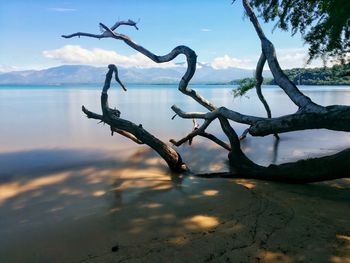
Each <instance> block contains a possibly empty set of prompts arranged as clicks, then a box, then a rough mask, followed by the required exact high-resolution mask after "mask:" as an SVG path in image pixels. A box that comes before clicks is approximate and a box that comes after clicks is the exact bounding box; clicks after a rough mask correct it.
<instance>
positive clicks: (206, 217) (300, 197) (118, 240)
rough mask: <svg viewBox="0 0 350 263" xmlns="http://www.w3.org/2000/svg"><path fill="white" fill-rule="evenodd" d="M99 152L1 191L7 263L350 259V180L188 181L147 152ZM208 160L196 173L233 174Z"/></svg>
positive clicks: (2, 248) (0, 226) (0, 253)
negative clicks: (289, 182)
mask: <svg viewBox="0 0 350 263" xmlns="http://www.w3.org/2000/svg"><path fill="white" fill-rule="evenodd" d="M197 150H198V149H197ZM93 152H94V151H93ZM93 152H92V153H90V154H87V152H86V151H84V152H82V153H81V155H79V152H77V151H75V152H74V156H76V160H71V163H70V165H69V166H67V167H57V169H56V170H53V171H52V172H48V173H40V169H39V170H38V167H28V169H27V170H26V171H17V177H16V178H11V179H10V180H4V181H3V182H2V183H1V184H0V214H2V215H6V216H5V217H4V216H2V220H1V221H0V232H1V233H0V234H1V237H2V238H1V239H0V258H1V259H2V260H3V261H4V262H48V261H50V262H157V261H158V262H165V261H169V259H171V261H172V262H204V261H213V262H218V261H219V262H221V261H226V260H229V261H231V262H237V261H240V260H241V261H242V262H255V261H257V262H258V261H262V262H281V261H283V262H296V261H301V262H303V261H305V262H307V261H309V260H311V259H312V260H314V261H316V262H317V261H328V262H347V260H349V258H350V255H349V246H350V232H349V231H350V229H349V226H348V218H349V214H350V210H349V201H350V181H349V180H347V179H343V180H337V181H333V182H328V183H321V184H312V185H304V186H297V187H296V186H293V185H286V184H276V183H268V182H260V181H255V180H225V179H215V180H205V179H199V178H192V177H187V178H184V177H180V176H178V175H172V174H169V172H168V169H167V167H166V166H165V164H164V163H163V161H161V160H160V159H159V158H158V157H157V156H156V155H155V154H154V153H153V152H152V151H149V150H148V149H146V148H143V147H141V148H140V149H139V150H138V151H136V152H133V153H131V154H129V155H128V154H125V153H123V154H119V156H118V158H117V157H116V155H115V152H113V153H108V152H104V155H102V157H101V153H97V154H96V152H95V154H94V153H93ZM200 152H202V154H199V155H200V156H197V158H199V159H200V160H201V162H198V163H193V164H192V165H193V168H194V169H199V170H200V169H204V168H206V169H208V168H209V167H211V166H212V167H215V170H225V169H226V167H225V164H222V166H218V163H217V160H216V158H213V156H215V154H216V155H219V157H218V158H221V157H222V156H220V154H222V153H219V151H218V149H216V150H215V149H211V153H213V155H209V154H207V153H205V154H203V152H208V150H207V151H205V150H204V149H202V151H200ZM220 152H221V151H220ZM67 154H68V150H67V151H66V152H64V155H67ZM45 156H47V158H50V154H48V153H46V154H45ZM52 156H54V158H57V156H58V155H57V153H55V154H53V155H52ZM71 156H73V154H72V155H71ZM97 156H100V157H99V159H98V158H97ZM121 156H124V157H123V158H120V157H121ZM187 157H189V156H187ZM96 158H97V159H96ZM92 160H95V161H94V162H92ZM47 161H50V160H47ZM214 164H215V165H216V166H213V165H214ZM39 168H40V167H39ZM212 169H213V168H212ZM24 172H25V176H21V173H24Z"/></svg>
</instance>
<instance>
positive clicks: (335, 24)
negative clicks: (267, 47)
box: [251, 0, 350, 63]
mask: <svg viewBox="0 0 350 263" xmlns="http://www.w3.org/2000/svg"><path fill="white" fill-rule="evenodd" d="M251 4H252V5H253V6H254V7H256V8H257V10H258V13H259V15H260V16H261V17H263V19H264V20H265V22H268V21H276V25H275V26H276V27H279V28H281V29H282V30H291V32H292V35H294V34H295V33H297V32H300V33H301V34H302V36H303V38H304V40H305V42H306V43H308V44H309V45H310V47H309V61H311V60H312V59H314V58H317V57H320V58H322V59H323V60H327V59H329V57H333V58H336V59H338V60H340V61H341V62H342V63H346V62H348V61H350V56H349V52H350V0H251Z"/></svg>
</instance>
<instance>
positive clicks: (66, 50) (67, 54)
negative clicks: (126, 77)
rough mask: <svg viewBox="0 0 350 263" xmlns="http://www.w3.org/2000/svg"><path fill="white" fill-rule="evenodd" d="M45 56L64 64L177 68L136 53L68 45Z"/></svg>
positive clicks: (168, 63)
mask: <svg viewBox="0 0 350 263" xmlns="http://www.w3.org/2000/svg"><path fill="white" fill-rule="evenodd" d="M42 54H43V56H44V57H46V58H49V59H55V60H58V61H60V62H62V63H76V64H89V65H106V64H116V65H117V66H122V67H139V68H156V67H163V68H164V67H176V66H177V65H176V64H175V63H173V62H167V63H162V64H157V63H155V62H153V61H152V60H150V59H149V58H147V57H146V56H144V55H142V54H140V53H135V54H133V55H130V56H123V55H120V54H118V53H117V52H115V51H111V50H105V49H100V48H93V49H85V48H82V47H80V46H78V45H66V46H63V47H61V48H59V49H54V50H45V51H43V52H42Z"/></svg>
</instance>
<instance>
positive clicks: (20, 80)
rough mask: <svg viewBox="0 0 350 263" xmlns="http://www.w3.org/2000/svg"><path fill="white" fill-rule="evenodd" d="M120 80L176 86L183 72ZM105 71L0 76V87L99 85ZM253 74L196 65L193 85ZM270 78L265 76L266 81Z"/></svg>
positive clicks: (144, 73)
mask: <svg viewBox="0 0 350 263" xmlns="http://www.w3.org/2000/svg"><path fill="white" fill-rule="evenodd" d="M118 70H119V77H120V79H121V80H122V81H124V82H125V83H149V84H152V83H157V84H158V83H159V84H162V83H177V82H178V81H179V80H180V79H181V77H182V75H183V74H184V73H185V71H186V68H185V67H183V66H181V65H179V66H178V67H173V68H135V67H134V68H122V67H119V68H118ZM106 71H107V68H106V67H92V66H84V65H65V66H59V67H53V68H48V69H44V70H26V71H13V72H7V73H1V74H0V84H67V83H102V82H103V81H104V77H105V74H106ZM252 76H253V70H249V69H239V68H227V69H214V68H212V67H211V66H210V65H207V64H203V63H198V67H197V71H196V74H195V75H194V77H193V79H192V81H191V82H192V83H226V82H230V81H232V80H235V79H241V78H246V77H252ZM269 76H271V74H270V73H269V72H268V74H267V77H269Z"/></svg>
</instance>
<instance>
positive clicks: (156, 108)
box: [0, 84, 350, 173]
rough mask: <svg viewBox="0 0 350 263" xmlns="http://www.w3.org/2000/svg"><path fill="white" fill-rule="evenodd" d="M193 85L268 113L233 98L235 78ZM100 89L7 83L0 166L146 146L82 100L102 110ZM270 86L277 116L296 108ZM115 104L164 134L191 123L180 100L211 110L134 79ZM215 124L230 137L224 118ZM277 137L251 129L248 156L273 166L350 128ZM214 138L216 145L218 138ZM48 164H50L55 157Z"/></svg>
mask: <svg viewBox="0 0 350 263" xmlns="http://www.w3.org/2000/svg"><path fill="white" fill-rule="evenodd" d="M191 87H192V88H193V89H196V90H197V91H198V92H199V93H200V94H201V95H202V96H204V97H205V98H207V99H208V100H210V101H212V102H213V103H214V104H215V105H217V106H221V105H222V106H226V107H228V108H231V109H233V110H236V111H239V112H241V113H244V114H251V115H257V116H265V111H264V108H263V106H262V104H261V103H260V101H259V100H258V98H257V96H256V94H255V91H254V90H253V91H250V92H248V94H247V96H244V97H242V98H233V96H232V92H231V90H232V88H233V87H234V86H232V85H192V86H191ZM301 90H302V91H303V92H304V93H305V94H306V95H307V96H309V97H311V99H312V100H313V101H315V102H316V103H319V104H321V105H331V104H344V105H350V86H337V87H332V86H304V87H301ZM100 93H101V87H100V86H98V85H64V86H33V85H27V86H24V85H23V86H0V166H3V167H4V165H5V166H8V168H6V169H7V171H8V173H10V171H11V168H10V167H9V166H11V165H12V166H13V165H15V162H9V160H10V159H11V158H16V154H20V153H30V152H32V153H33V152H35V151H40V150H45V151H47V150H57V149H76V150H85V149H99V150H101V149H102V150H112V151H121V150H123V149H129V150H130V149H137V148H138V147H140V146H137V145H136V144H134V143H133V142H131V141H128V140H127V139H124V138H122V137H121V136H118V134H116V135H114V136H113V137H112V136H110V131H109V129H108V127H107V126H105V127H103V126H102V125H101V124H98V125H97V121H95V120H89V119H87V118H86V117H85V116H84V114H83V113H82V111H81V106H82V105H85V106H86V107H87V108H88V109H89V110H91V111H94V112H97V113H99V112H100ZM263 93H264V95H265V98H266V99H267V101H268V103H269V105H270V107H271V110H272V114H273V116H280V115H283V114H288V113H293V112H295V111H296V109H297V108H296V106H295V105H293V103H292V102H291V101H290V100H289V98H288V97H287V96H286V94H285V93H284V92H283V91H282V90H281V89H279V88H277V87H274V86H265V87H264V89H263ZM109 103H110V106H111V107H114V106H115V107H116V108H117V109H119V110H120V111H121V117H122V118H125V119H128V120H131V121H133V122H135V123H142V125H143V127H144V128H145V129H147V130H149V131H150V132H152V133H154V134H155V135H158V136H159V137H160V138H161V139H163V140H164V141H168V140H169V139H170V138H174V139H179V138H181V137H182V136H184V135H186V134H187V133H188V132H190V131H191V129H192V121H191V120H183V119H180V118H178V117H177V118H175V119H174V120H171V117H172V116H173V115H174V113H173V112H172V110H171V109H170V107H171V106H172V105H173V104H175V105H177V106H179V107H180V108H182V109H183V110H185V111H206V110H205V109H204V108H203V107H202V106H200V105H199V104H198V103H196V102H195V101H194V100H193V99H191V98H190V97H187V96H185V95H183V94H182V93H180V92H179V91H178V90H177V86H176V85H129V86H128V91H127V92H124V91H122V90H121V89H120V88H119V87H118V86H117V85H116V84H113V86H112V88H111V90H110V92H109ZM233 126H234V128H235V129H236V131H237V133H241V132H242V131H243V130H244V129H245V128H246V126H244V125H240V124H237V123H234V124H233ZM208 131H209V132H212V133H214V134H215V135H217V136H218V137H220V138H222V139H225V137H224V135H223V134H222V132H221V130H220V128H219V126H218V124H217V123H216V124H214V125H212V126H211V127H210V129H209V130H208ZM199 142H204V140H203V139H196V140H195V143H194V146H193V147H192V148H191V149H190V151H193V152H192V153H193V155H196V154H197V155H200V154H201V151H199V152H198V149H197V151H196V147H197V145H198V144H199ZM274 142H275V140H274V138H273V137H272V136H267V137H264V138H260V137H259V138H253V137H251V136H249V137H247V139H246V140H245V141H243V142H242V146H243V149H244V151H245V152H246V153H247V155H248V156H250V157H251V158H252V159H254V160H255V161H257V162H258V163H260V164H265V165H266V164H269V163H281V162H286V161H293V160H296V159H298V158H307V157H312V156H320V155H327V154H331V153H334V152H337V151H339V150H341V149H345V148H347V147H350V134H348V133H344V132H335V131H328V130H313V131H299V132H293V133H286V134H282V135H281V141H280V142H279V145H278V149H277V152H276V149H274ZM207 145H210V147H215V145H214V144H211V143H208V144H207ZM188 149H189V148H188V146H183V147H180V149H179V150H180V152H181V151H185V150H187V151H188ZM209 150H210V148H208V152H207V153H206V154H210V152H209ZM224 154H226V153H224ZM11 156H12V157H11ZM17 156H18V155H17ZM26 160H27V162H30V161H33V160H34V161H35V160H36V159H35V155H34V157H33V156H32V157H31V158H29V159H28V158H27V159H24V160H23V162H26ZM10 163H11V165H10ZM6 164H7V165H6ZM17 165H21V164H17ZM46 165H50V162H47V163H46Z"/></svg>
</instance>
